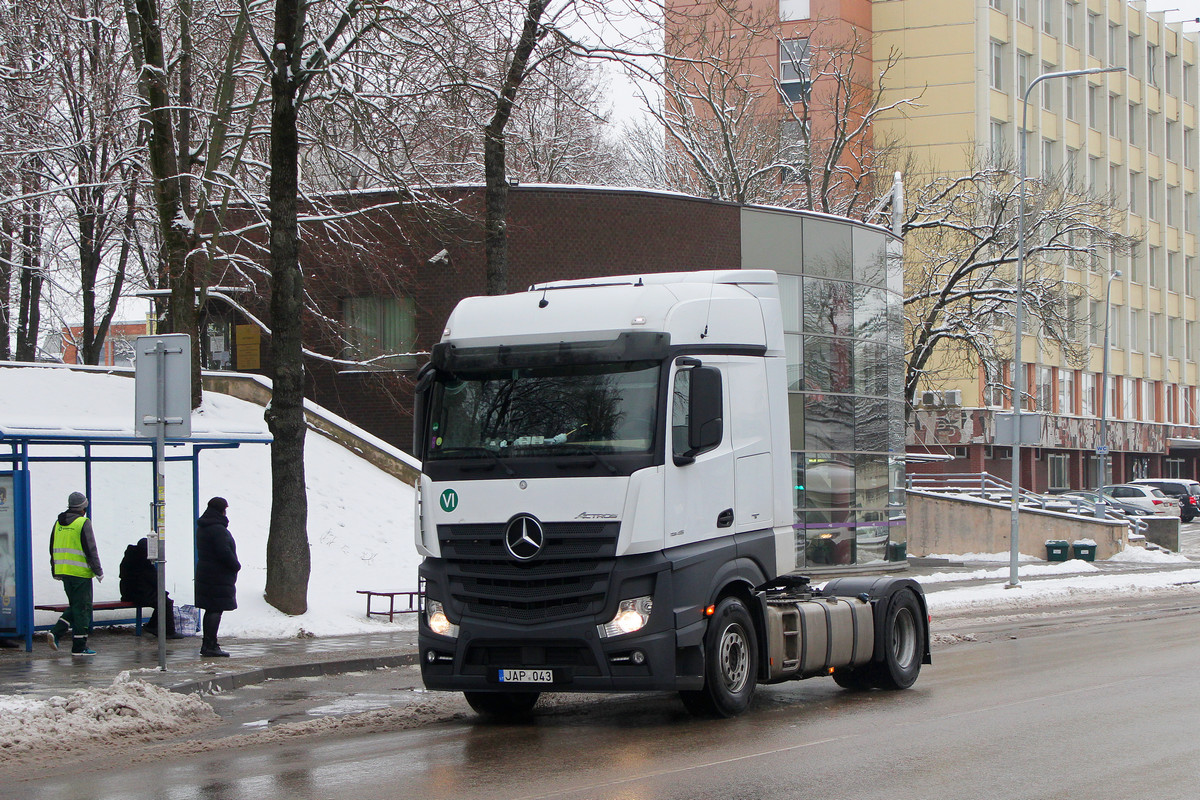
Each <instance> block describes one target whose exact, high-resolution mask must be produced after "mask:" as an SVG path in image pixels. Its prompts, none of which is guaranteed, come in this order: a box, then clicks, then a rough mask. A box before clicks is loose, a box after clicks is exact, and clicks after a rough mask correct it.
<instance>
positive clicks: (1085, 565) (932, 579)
mask: <svg viewBox="0 0 1200 800" xmlns="http://www.w3.org/2000/svg"><path fill="white" fill-rule="evenodd" d="M962 560H973V559H962ZM1184 560H1185V561H1186V560H1187V559H1184ZM1099 571H1100V568H1099V567H1097V566H1096V565H1095V564H1093V563H1091V562H1088V561H1082V560H1080V559H1077V558H1073V559H1071V560H1069V561H1060V562H1056V563H1054V564H1042V563H1037V564H1026V565H1024V566H1018V567H1017V576H1018V578H1032V577H1035V576H1036V577H1042V576H1045V575H1082V574H1086V573H1089V572H1099ZM1008 576H1009V569H1008V567H1004V568H1002V569H978V570H974V571H972V572H939V573H937V574H934V575H920V576H917V577H916V580H917V581H918V582H919V583H920V584H921V585H925V584H928V583H944V582H947V581H969V580H989V579H1000V578H1008Z"/></svg>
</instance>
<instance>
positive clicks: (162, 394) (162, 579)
mask: <svg viewBox="0 0 1200 800" xmlns="http://www.w3.org/2000/svg"><path fill="white" fill-rule="evenodd" d="M154 358H155V359H156V360H157V361H158V404H157V406H158V407H157V416H158V424H157V425H155V436H154V511H155V513H154V530H155V533H156V535H157V537H158V557H157V558H156V559H155V562H154V567H155V572H156V573H157V577H158V606H157V607H158V668H159V669H160V670H162V671H163V672H166V670H167V619H166V617H167V548H166V542H165V539H166V536H165V535H164V534H165V533H166V531H165V525H164V522H165V520H164V519H163V517H164V516H165V513H164V512H165V510H166V509H165V506H166V497H165V496H164V494H165V487H166V475H167V458H166V450H167V349H166V347H165V346H164V345H163V343H162V342H161V341H160V342H158V343H157V345H156V346H155V348H154Z"/></svg>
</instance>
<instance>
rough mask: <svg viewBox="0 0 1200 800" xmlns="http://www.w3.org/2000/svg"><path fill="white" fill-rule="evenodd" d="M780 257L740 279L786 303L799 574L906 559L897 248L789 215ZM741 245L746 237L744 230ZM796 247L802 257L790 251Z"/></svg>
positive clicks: (859, 231)
mask: <svg viewBox="0 0 1200 800" xmlns="http://www.w3.org/2000/svg"><path fill="white" fill-rule="evenodd" d="M788 216H789V217H791V219H789V220H788V221H787V223H784V222H783V221H782V220H780V219H778V218H776V219H773V220H771V221H769V222H766V223H763V222H762V221H761V220H759V221H756V222H754V223H753V224H752V225H750V226H747V227H749V228H751V229H752V230H753V229H755V228H757V229H760V230H761V231H762V232H763V233H764V234H766V235H772V234H777V233H778V232H779V226H780V225H783V224H789V227H790V226H791V225H796V224H800V225H801V226H802V237H801V240H800V241H799V242H798V243H797V242H795V240H794V238H793V239H792V240H791V242H790V249H789V251H788V254H787V256H786V257H782V254H781V253H780V252H778V251H772V250H771V248H770V247H769V246H767V245H763V246H760V247H758V248H757V252H756V248H755V247H753V246H751V247H749V248H747V247H746V246H745V245H743V247H744V249H746V250H747V252H748V254H749V255H759V256H763V257H764V258H761V259H760V261H759V263H753V262H751V261H746V262H744V264H745V266H747V267H756V266H768V264H767V263H762V262H763V261H764V260H765V261H769V262H772V263H770V264H769V266H770V268H772V269H775V270H776V271H777V272H778V273H780V274H779V284H780V297H781V300H782V302H783V319H784V331H785V348H786V352H787V361H788V391H789V405H790V410H791V429H792V448H793V452H792V465H793V471H794V477H795V482H794V485H795V497H794V505H795V511H796V519H795V526H796V549H797V563H798V564H799V565H800V566H803V567H821V566H832V565H841V564H869V563H872V562H882V561H885V560H898V559H902V558H903V557H904V547H903V542H905V540H906V538H907V537H906V533H905V528H904V519H905V515H904V460H903V459H904V401H903V384H904V349H903V306H902V299H903V298H902V296H901V289H902V286H903V273H902V271H901V266H900V258H899V256H900V250H899V242H898V241H897V240H896V239H895V238H894V237H892V236H890V235H889V234H888V233H887V232H886V231H884V230H882V229H879V228H873V227H867V226H862V225H857V224H855V223H852V222H848V221H841V220H837V219H832V218H824V217H810V216H807V215H788ZM744 233H745V230H744ZM797 245H798V246H797Z"/></svg>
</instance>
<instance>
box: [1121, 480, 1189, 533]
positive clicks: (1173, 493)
mask: <svg viewBox="0 0 1200 800" xmlns="http://www.w3.org/2000/svg"><path fill="white" fill-rule="evenodd" d="M1130 483H1134V484H1138V485H1139V486H1143V485H1144V486H1153V487H1155V488H1157V489H1161V490H1162V493H1163V494H1165V495H1167V496H1168V497H1174V498H1175V499H1176V500H1178V501H1179V516H1180V518H1181V519H1182V520H1183V521H1184V522H1191V521H1192V520H1193V519H1195V518H1196V515H1197V514H1200V483H1197V482H1196V481H1193V480H1190V479H1188V478H1136V479H1134V480H1132V481H1130Z"/></svg>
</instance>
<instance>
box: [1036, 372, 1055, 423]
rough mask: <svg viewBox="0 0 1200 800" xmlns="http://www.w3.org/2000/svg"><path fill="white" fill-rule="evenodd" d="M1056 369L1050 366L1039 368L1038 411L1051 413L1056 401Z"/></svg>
mask: <svg viewBox="0 0 1200 800" xmlns="http://www.w3.org/2000/svg"><path fill="white" fill-rule="evenodd" d="M1053 374H1054V370H1053V369H1051V368H1050V367H1038V368H1037V408H1036V409H1035V410H1036V411H1044V412H1046V413H1050V412H1052V411H1053V408H1054V406H1053V403H1054V379H1053V378H1052V377H1051V376H1052V375H1053Z"/></svg>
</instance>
